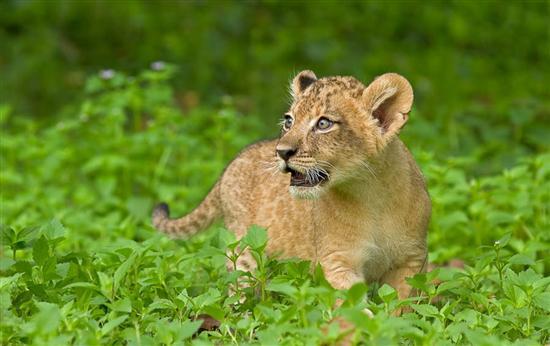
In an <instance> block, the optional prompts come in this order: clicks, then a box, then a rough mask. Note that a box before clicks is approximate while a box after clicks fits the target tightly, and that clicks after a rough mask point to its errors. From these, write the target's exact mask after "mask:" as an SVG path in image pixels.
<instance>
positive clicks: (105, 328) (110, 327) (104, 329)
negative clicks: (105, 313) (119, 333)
mask: <svg viewBox="0 0 550 346" xmlns="http://www.w3.org/2000/svg"><path fill="white" fill-rule="evenodd" d="M127 319H128V315H122V316H119V317H117V318H115V319H113V320H110V321H109V322H107V323H105V324H104V325H103V327H101V335H107V334H109V333H110V332H111V331H112V330H113V329H115V328H116V327H118V326H119V325H120V324H121V323H123V322H124V321H126V320H127Z"/></svg>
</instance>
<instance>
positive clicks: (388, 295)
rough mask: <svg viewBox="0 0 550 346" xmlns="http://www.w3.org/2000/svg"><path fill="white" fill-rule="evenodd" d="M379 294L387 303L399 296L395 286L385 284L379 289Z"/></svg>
mask: <svg viewBox="0 0 550 346" xmlns="http://www.w3.org/2000/svg"><path fill="white" fill-rule="evenodd" d="M378 296H379V297H380V298H381V299H382V300H383V301H384V302H385V303H389V302H390V301H392V300H394V299H395V298H397V291H396V290H395V289H394V288H393V287H391V286H390V285H388V284H384V285H382V287H380V288H379V289H378Z"/></svg>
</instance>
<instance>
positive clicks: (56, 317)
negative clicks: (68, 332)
mask: <svg viewBox="0 0 550 346" xmlns="http://www.w3.org/2000/svg"><path fill="white" fill-rule="evenodd" d="M36 306H37V307H38V310H39V311H38V313H37V314H35V315H34V316H32V317H31V319H30V320H29V321H28V322H27V323H25V325H24V326H23V329H24V330H26V331H28V332H30V333H36V334H38V335H48V334H52V333H54V332H55V331H56V330H57V328H58V326H59V325H60V323H61V312H60V311H59V307H58V306H57V305H55V304H51V303H46V302H38V303H36Z"/></svg>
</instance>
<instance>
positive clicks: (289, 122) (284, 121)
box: [283, 115, 294, 131]
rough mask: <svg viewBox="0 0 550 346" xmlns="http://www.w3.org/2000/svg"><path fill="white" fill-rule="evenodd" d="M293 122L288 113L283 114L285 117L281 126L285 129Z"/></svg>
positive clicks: (288, 128)
mask: <svg viewBox="0 0 550 346" xmlns="http://www.w3.org/2000/svg"><path fill="white" fill-rule="evenodd" d="M293 123H294V119H293V118H292V117H291V116H290V115H285V118H284V120H283V128H284V129H285V131H288V130H290V128H291V127H292V124H293Z"/></svg>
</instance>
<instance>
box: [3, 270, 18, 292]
mask: <svg viewBox="0 0 550 346" xmlns="http://www.w3.org/2000/svg"><path fill="white" fill-rule="evenodd" d="M22 275H23V274H22V273H17V274H15V275H12V276H8V277H1V278H0V290H3V289H4V288H5V287H8V288H9V287H10V286H11V285H12V284H13V283H14V282H17V280H19V278H20V277H21V276H22Z"/></svg>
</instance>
